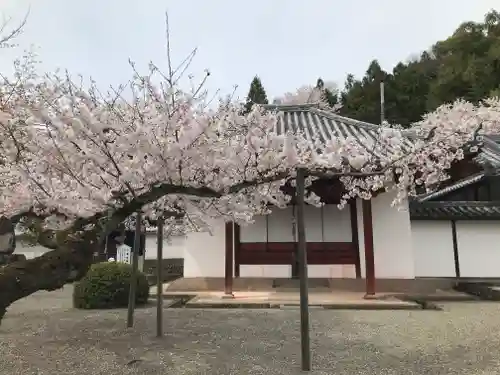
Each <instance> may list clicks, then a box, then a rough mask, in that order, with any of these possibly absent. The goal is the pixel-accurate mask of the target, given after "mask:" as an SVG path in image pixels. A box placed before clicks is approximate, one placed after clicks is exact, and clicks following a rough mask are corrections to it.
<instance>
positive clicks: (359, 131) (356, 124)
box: [265, 104, 412, 156]
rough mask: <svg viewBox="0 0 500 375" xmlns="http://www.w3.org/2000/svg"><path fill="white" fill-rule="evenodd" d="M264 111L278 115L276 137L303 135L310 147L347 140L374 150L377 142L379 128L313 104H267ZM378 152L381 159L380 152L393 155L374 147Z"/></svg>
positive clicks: (390, 150)
mask: <svg viewBox="0 0 500 375" xmlns="http://www.w3.org/2000/svg"><path fill="white" fill-rule="evenodd" d="M265 108H266V109H268V110H271V111H276V112H277V113H278V116H279V121H278V124H277V129H276V130H277V132H278V133H279V134H284V133H287V132H292V133H297V132H302V133H304V135H305V136H306V138H307V139H308V140H309V141H310V142H311V145H312V146H313V147H314V144H315V143H316V142H321V143H325V142H327V141H328V140H331V139H336V138H337V139H341V140H344V139H346V138H350V139H353V140H355V141H356V142H357V143H358V144H359V145H360V146H362V147H363V148H365V149H367V150H372V151H374V145H375V142H376V141H377V139H379V136H378V134H377V133H378V130H379V126H378V125H374V124H370V123H367V122H363V121H358V120H353V119H350V118H347V117H343V116H339V115H337V114H336V113H334V112H331V111H328V110H324V109H321V108H319V106H318V105H315V104H303V105H267V106H265ZM405 144H406V146H407V147H408V149H410V148H411V147H412V143H411V141H410V140H409V139H406V140H405ZM377 151H378V152H376V154H377V153H378V155H377V156H382V155H380V153H389V154H393V153H394V152H395V151H396V149H395V148H391V146H389V145H381V144H377Z"/></svg>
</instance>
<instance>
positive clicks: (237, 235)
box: [234, 223, 241, 277]
mask: <svg viewBox="0 0 500 375" xmlns="http://www.w3.org/2000/svg"><path fill="white" fill-rule="evenodd" d="M240 236H241V227H240V226H239V225H238V224H236V223H234V277H240V243H241V237H240Z"/></svg>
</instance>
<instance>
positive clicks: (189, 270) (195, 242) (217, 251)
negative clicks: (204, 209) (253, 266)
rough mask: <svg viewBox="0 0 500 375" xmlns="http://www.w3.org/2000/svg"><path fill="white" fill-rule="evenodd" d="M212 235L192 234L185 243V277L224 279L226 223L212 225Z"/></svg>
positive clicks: (219, 222)
mask: <svg viewBox="0 0 500 375" xmlns="http://www.w3.org/2000/svg"><path fill="white" fill-rule="evenodd" d="M212 228H213V229H212V234H210V233H206V232H203V233H190V234H189V235H188V236H187V237H186V239H185V242H184V277H224V267H225V266H224V265H225V246H226V245H225V223H224V222H223V221H221V220H219V221H216V222H214V223H213V225H212Z"/></svg>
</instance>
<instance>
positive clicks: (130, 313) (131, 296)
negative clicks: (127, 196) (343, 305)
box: [127, 212, 141, 328]
mask: <svg viewBox="0 0 500 375" xmlns="http://www.w3.org/2000/svg"><path fill="white" fill-rule="evenodd" d="M135 220H136V223H135V235H134V247H133V249H132V274H131V275H130V289H129V292H128V310H127V327H128V328H131V327H133V326H134V310H135V295H136V289H137V265H138V263H139V262H138V261H139V258H138V257H139V248H140V247H141V213H140V212H137V214H136V217H135Z"/></svg>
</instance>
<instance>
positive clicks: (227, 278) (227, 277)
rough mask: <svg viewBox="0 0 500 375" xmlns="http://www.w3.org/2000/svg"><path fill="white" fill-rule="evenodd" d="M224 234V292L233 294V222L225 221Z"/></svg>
mask: <svg viewBox="0 0 500 375" xmlns="http://www.w3.org/2000/svg"><path fill="white" fill-rule="evenodd" d="M225 234H226V257H225V258H226V259H225V266H226V267H225V272H224V293H225V294H226V295H232V294H233V242H234V241H233V223H232V222H227V223H226V228H225Z"/></svg>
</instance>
